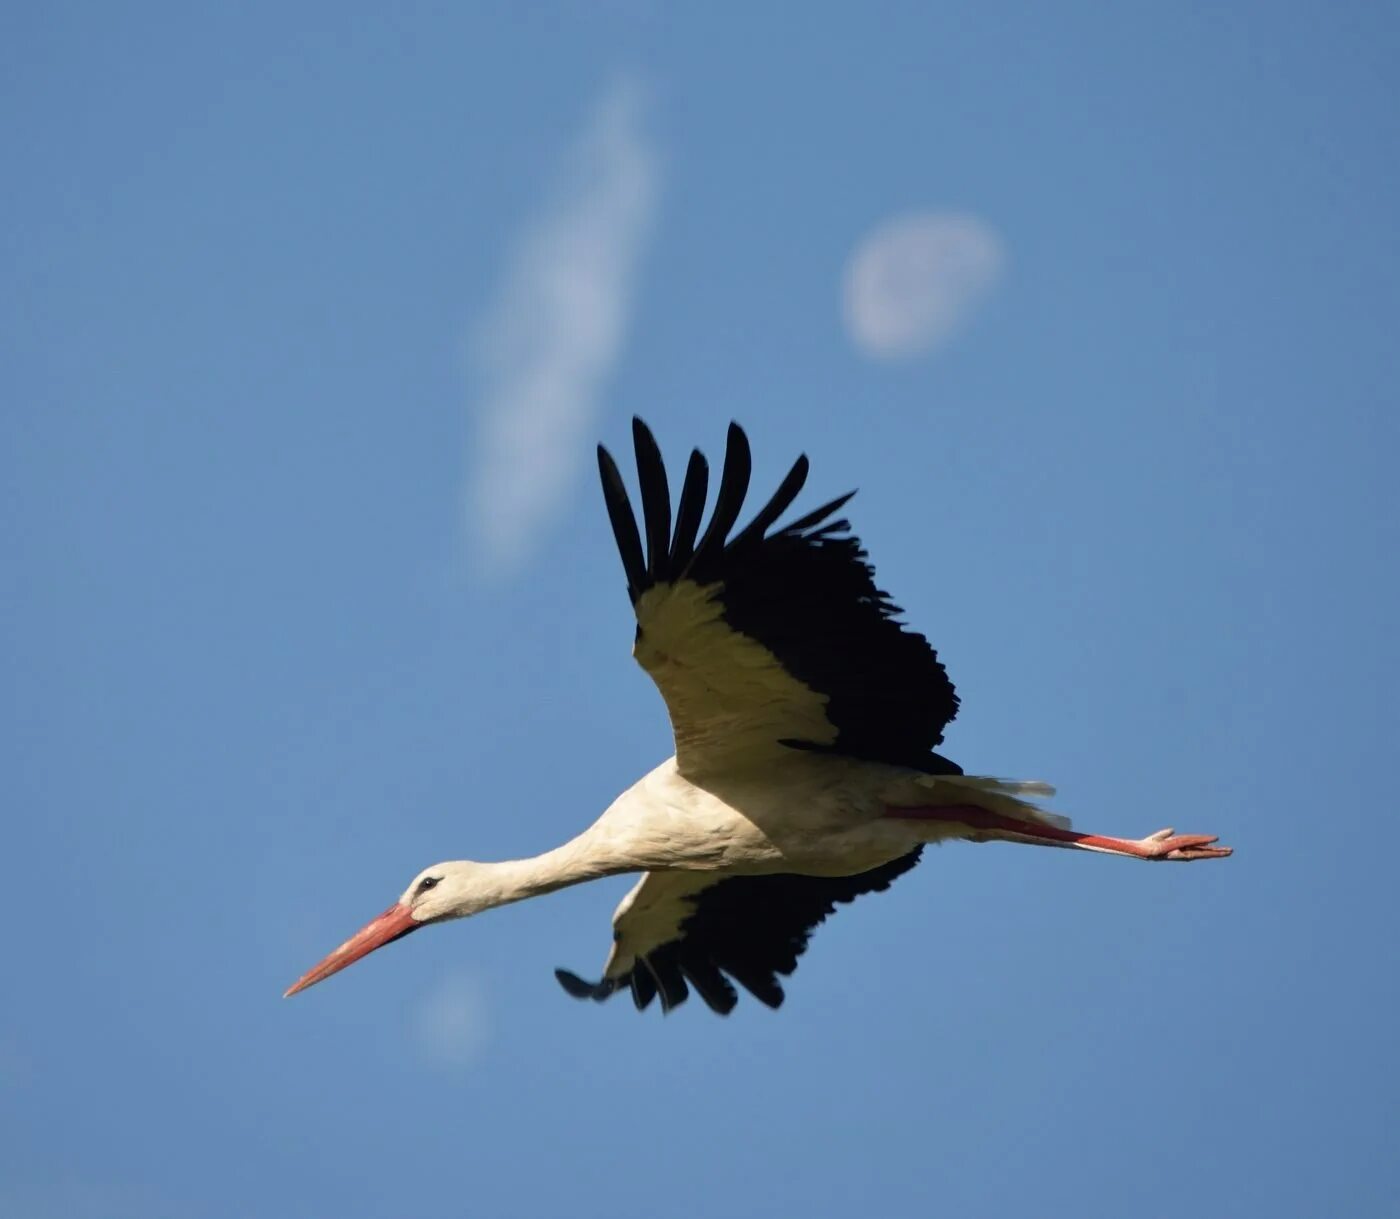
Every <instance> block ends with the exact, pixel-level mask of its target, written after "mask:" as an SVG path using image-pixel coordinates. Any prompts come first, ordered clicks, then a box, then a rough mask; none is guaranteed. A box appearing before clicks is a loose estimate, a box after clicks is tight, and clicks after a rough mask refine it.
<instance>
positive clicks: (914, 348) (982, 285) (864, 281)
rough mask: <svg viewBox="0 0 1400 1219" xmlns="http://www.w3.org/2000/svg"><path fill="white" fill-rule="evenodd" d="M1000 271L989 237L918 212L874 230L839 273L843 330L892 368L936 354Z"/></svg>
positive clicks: (1000, 252)
mask: <svg viewBox="0 0 1400 1219" xmlns="http://www.w3.org/2000/svg"><path fill="white" fill-rule="evenodd" d="M1005 265H1006V248H1005V245H1004V244H1003V242H1002V240H1001V238H1000V237H999V236H998V235H997V233H996V231H995V230H994V229H992V228H991V226H990V225H988V224H987V223H986V222H985V221H983V220H980V219H978V218H977V217H976V216H968V215H957V214H951V213H938V212H925V213H918V214H915V215H909V216H901V217H898V218H896V219H893V220H887V221H885V222H884V223H882V224H880V225H877V226H876V227H875V228H874V229H873V230H871V232H869V233H867V234H866V235H865V236H864V237H863V238H861V240H860V242H859V243H858V244H857V245H856V248H855V250H854V252H853V253H852V254H851V257H850V260H849V262H848V263H847V265H846V275H845V300H844V306H845V319H846V330H847V332H848V333H849V334H850V336H851V341H852V342H853V343H855V345H856V346H857V347H859V348H860V349H861V350H862V351H863V352H865V353H866V354H867V355H869V356H873V357H875V358H876V359H882V360H892V359H899V358H907V357H910V356H917V355H923V354H926V353H927V352H930V351H933V350H934V349H935V348H937V347H939V346H941V345H942V344H943V343H945V342H946V341H947V340H948V339H950V338H951V337H952V336H953V335H955V334H956V333H957V332H958V330H959V329H961V327H962V325H963V323H964V322H966V321H967V319H968V318H970V317H971V316H972V315H973V313H975V312H976V311H977V308H978V307H979V306H980V305H981V304H982V302H983V301H984V300H985V299H986V298H987V296H988V294H989V293H990V292H991V290H992V289H993V288H994V287H995V286H996V283H997V281H998V280H999V279H1000V278H1001V274H1002V271H1003V269H1004V268H1005Z"/></svg>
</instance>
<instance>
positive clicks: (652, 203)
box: [465, 81, 659, 575]
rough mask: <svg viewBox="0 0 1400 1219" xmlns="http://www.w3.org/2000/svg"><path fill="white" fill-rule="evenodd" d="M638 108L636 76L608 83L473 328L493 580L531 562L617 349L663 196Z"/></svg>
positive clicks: (474, 491)
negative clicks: (643, 256) (552, 187)
mask: <svg viewBox="0 0 1400 1219" xmlns="http://www.w3.org/2000/svg"><path fill="white" fill-rule="evenodd" d="M644 102H645V98H644V95H643V92H642V90H641V88H640V87H639V86H638V85H637V84H636V83H635V82H632V81H619V82H615V83H614V84H613V85H612V86H611V87H610V88H609V89H608V90H606V91H605V93H604V94H603V96H602V97H601V99H600V100H599V101H598V103H597V105H596V106H595V108H594V110H593V113H592V115H591V117H590V118H589V120H588V122H587V124H586V126H585V128H584V130H583V131H582V132H581V133H580V135H579V136H578V137H577V139H576V140H575V142H574V144H573V145H572V146H571V148H570V149H569V151H568V153H567V156H566V158H565V163H564V165H563V167H562V169H561V171H560V174H559V181H558V183H557V185H556V188H555V190H554V192H553V194H552V196H551V198H550V199H549V201H548V202H547V203H546V205H545V206H544V208H543V209H542V211H541V212H540V213H539V214H538V215H537V216H536V217H535V219H534V220H533V221H531V222H530V223H529V224H528V225H527V227H526V228H525V230H524V231H523V233H522V234H521V235H520V238H519V240H518V243H517V245H516V248H515V251H514V254H513V256H512V257H511V259H510V261H509V263H508V264H507V267H506V272H505V276H504V279H503V282H502V283H501V286H500V288H499V290H498V292H497V295H496V298H495V300H494V301H493V302H492V303H491V305H490V306H489V307H488V309H487V310H486V313H485V315H484V316H483V318H482V319H481V320H480V322H479V323H478V325H477V327H476V328H475V332H474V334H473V342H472V351H471V362H472V370H473V373H474V374H475V377H476V380H477V382H478V385H479V387H480V392H479V394H478V396H477V398H476V400H475V402H474V403H473V414H474V416H475V428H474V444H473V451H472V457H471V463H470V465H471V469H470V471H469V475H468V486H467V494H466V504H465V509H466V513H467V525H468V528H469V530H470V532H471V533H472V534H473V535H474V537H475V539H476V541H477V542H478V544H479V545H480V547H481V550H482V552H483V556H484V558H485V560H486V562H487V565H488V568H489V569H490V570H492V571H494V573H495V574H497V575H508V574H510V573H511V572H513V571H515V570H518V568H519V567H520V566H521V565H523V564H524V562H525V561H526V560H527V559H528V558H529V556H530V552H531V551H532V549H533V548H534V546H535V545H536V544H537V542H538V539H539V537H540V534H541V532H542V531H543V530H544V529H545V528H546V527H547V526H548V524H549V523H550V521H551V519H552V518H553V517H554V516H556V515H557V514H558V512H559V510H560V508H561V507H562V505H563V503H564V501H565V499H566V498H567V496H568V493H569V491H570V489H571V487H572V485H573V482H574V479H575V478H576V477H577V474H578V468H579V455H580V454H581V453H582V452H584V451H585V442H586V439H587V434H588V432H589V430H590V429H591V428H592V426H593V424H594V422H595V416H596V414H597V399H598V395H599V393H600V391H601V390H602V388H603V385H604V383H605V382H606V379H607V376H608V374H609V373H610V372H611V370H612V368H613V366H614V364H615V363H616V361H617V358H618V356H619V354H620V353H621V351H622V346H623V342H624V339H625V337H626V332H627V324H628V320H629V316H630V313H631V306H632V297H633V293H634V289H635V281H636V272H637V266H638V263H639V261H640V258H641V254H642V251H643V249H644V248H645V245H646V242H647V238H648V236H649V234H650V231H651V228H652V221H653V216H654V213H655V209H656V199H657V194H658V177H659V174H658V168H657V163H656V157H655V154H654V153H653V151H652V149H651V146H650V145H649V144H648V142H647V140H646V139H645V137H644V134H643V132H642V130H641V124H642V114H643V110H644Z"/></svg>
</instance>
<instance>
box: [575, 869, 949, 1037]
mask: <svg viewBox="0 0 1400 1219" xmlns="http://www.w3.org/2000/svg"><path fill="white" fill-rule="evenodd" d="M921 849H922V848H921ZM918 862H919V851H917V850H916V851H913V852H912V853H910V854H908V855H905V856H903V857H901V858H899V859H895V860H892V861H890V862H889V863H886V864H882V865H881V866H880V867H878V868H872V869H871V870H870V871H868V872H861V873H859V874H858V875H855V876H798V875H794V874H790V873H780V874H777V875H770V876H734V875H728V876H726V875H723V874H717V873H714V872H648V873H647V874H646V875H645V876H643V877H642V879H641V881H640V882H639V883H638V884H637V886H636V888H634V889H633V890H632V892H631V893H629V894H628V895H627V897H626V898H624V899H623V902H622V905H620V906H619V907H618V910H617V913H616V915H614V916H613V931H614V944H613V951H612V955H611V956H610V957H609V959H608V963H607V966H606V968H605V969H604V971H603V977H602V980H601V981H599V982H586V981H584V980H583V979H582V978H580V977H579V976H578V975H577V974H572V973H570V972H569V971H568V970H566V969H556V970H555V971H554V974H555V977H557V978H558V979H559V983H560V985H562V986H563V987H564V989H565V990H566V991H568V992H569V994H571V995H573V996H574V997H575V998H576V999H597V1000H600V1001H601V1000H603V999H606V998H608V997H609V996H611V995H613V994H616V993H617V992H618V991H619V990H622V989H630V991H631V992H632V999H633V1002H634V1003H636V1005H637V1008H638V1010H641V1009H643V1008H645V1007H647V1005H648V1004H650V1003H651V1001H652V1000H653V999H655V998H656V997H657V996H658V995H659V996H660V998H661V1007H662V1010H663V1011H669V1010H670V1009H671V1008H673V1007H675V1006H676V1005H677V1004H680V1003H683V1002H685V999H686V997H687V996H688V995H689V993H690V990H691V988H692V987H693V988H694V989H695V991H696V992H697V993H698V994H699V995H700V997H701V998H702V999H704V1001H705V1002H706V1003H707V1004H708V1005H709V1007H710V1009H711V1010H712V1011H716V1012H718V1013H719V1014H720V1015H722V1016H727V1015H728V1014H729V1013H730V1012H731V1011H733V1010H734V1005H735V1004H736V1003H737V1002H738V993H737V992H736V991H735V989H734V985H733V983H734V982H738V983H739V984H740V985H741V986H743V987H744V988H745V989H746V990H748V991H749V992H750V993H751V994H752V995H753V996H754V997H755V998H756V999H758V1000H759V1001H760V1002H762V1003H766V1004H767V1005H768V1006H769V1007H779V1006H780V1005H781V1004H782V1002H783V988H782V985H781V984H780V983H779V981H778V975H780V974H781V975H782V976H783V977H787V976H788V975H790V974H791V973H792V972H793V970H795V969H796V968H797V958H798V957H800V956H801V955H802V954H803V952H805V951H806V948H807V941H808V940H809V939H810V938H811V935H812V932H813V930H815V929H816V927H817V926H818V925H819V924H820V923H821V922H822V921H823V920H824V919H825V918H826V917H827V915H829V914H831V913H832V912H833V911H834V910H835V909H836V903H838V902H849V901H854V900H855V899H856V898H857V897H860V896H861V895H862V894H864V893H876V892H880V891H882V890H884V889H888V888H889V887H890V884H891V882H893V881H894V880H895V879H896V878H897V877H899V876H902V875H903V874H904V873H905V872H907V871H909V869H910V868H912V867H913V866H914V865H915V864H916V863H918ZM731 979H732V981H731Z"/></svg>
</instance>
